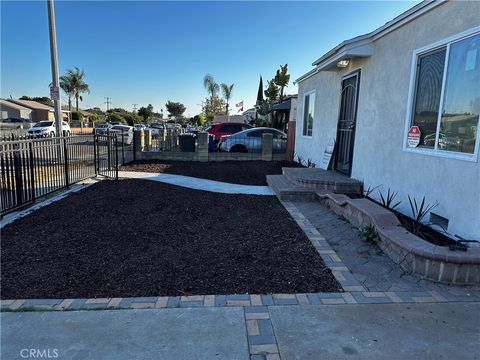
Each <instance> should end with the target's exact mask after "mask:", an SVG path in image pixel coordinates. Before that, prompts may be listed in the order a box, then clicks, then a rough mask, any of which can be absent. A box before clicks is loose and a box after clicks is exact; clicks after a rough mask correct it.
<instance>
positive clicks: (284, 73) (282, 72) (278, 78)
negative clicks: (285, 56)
mask: <svg viewBox="0 0 480 360" xmlns="http://www.w3.org/2000/svg"><path fill="white" fill-rule="evenodd" d="M273 81H274V82H275V85H277V86H278V87H280V102H282V101H283V90H284V89H285V87H287V86H288V82H289V81H290V75H289V74H288V64H285V65H283V66H282V65H280V69H278V70H277V74H276V75H275V77H274V78H273Z"/></svg>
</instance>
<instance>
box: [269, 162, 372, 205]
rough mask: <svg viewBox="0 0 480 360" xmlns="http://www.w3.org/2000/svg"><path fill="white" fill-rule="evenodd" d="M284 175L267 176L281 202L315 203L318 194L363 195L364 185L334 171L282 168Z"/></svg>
mask: <svg viewBox="0 0 480 360" xmlns="http://www.w3.org/2000/svg"><path fill="white" fill-rule="evenodd" d="M282 173H283V175H267V184H268V185H269V186H270V187H271V188H272V190H273V191H274V192H275V194H276V195H277V197H278V199H279V200H287V201H295V200H298V201H315V200H317V198H318V197H317V193H318V192H322V191H325V190H327V191H332V192H334V193H337V194H359V195H361V194H362V183H361V182H360V181H358V180H355V179H351V178H349V177H347V176H345V175H342V174H339V173H336V172H334V171H326V170H322V169H316V168H282Z"/></svg>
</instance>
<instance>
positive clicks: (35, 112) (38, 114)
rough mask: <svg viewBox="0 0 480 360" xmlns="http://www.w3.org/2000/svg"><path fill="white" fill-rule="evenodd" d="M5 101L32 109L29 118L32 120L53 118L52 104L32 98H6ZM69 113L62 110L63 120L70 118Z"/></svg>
mask: <svg viewBox="0 0 480 360" xmlns="http://www.w3.org/2000/svg"><path fill="white" fill-rule="evenodd" d="M7 102H10V103H12V104H16V105H19V106H22V107H24V108H27V109H30V110H31V111H32V113H31V118H30V119H31V120H32V121H33V122H38V121H42V120H55V110H54V108H53V106H49V105H45V104H42V103H39V102H38V101H33V100H20V99H7ZM69 114H70V111H68V110H62V117H63V120H65V121H68V120H69V118H70V117H69Z"/></svg>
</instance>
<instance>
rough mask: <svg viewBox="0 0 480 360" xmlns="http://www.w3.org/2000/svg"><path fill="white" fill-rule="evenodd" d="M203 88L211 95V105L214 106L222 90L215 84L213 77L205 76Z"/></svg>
mask: <svg viewBox="0 0 480 360" xmlns="http://www.w3.org/2000/svg"><path fill="white" fill-rule="evenodd" d="M203 86H204V87H205V89H207V91H208V93H209V95H210V105H213V101H214V98H215V97H216V96H217V92H218V90H219V89H220V87H219V86H218V84H217V83H216V82H215V79H214V77H213V75H211V74H207V75H205V77H204V78H203ZM207 103H208V101H207Z"/></svg>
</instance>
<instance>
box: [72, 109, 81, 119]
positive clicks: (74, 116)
mask: <svg viewBox="0 0 480 360" xmlns="http://www.w3.org/2000/svg"><path fill="white" fill-rule="evenodd" d="M72 120H80V121H82V120H83V114H82V113H81V112H79V111H73V112H72Z"/></svg>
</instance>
